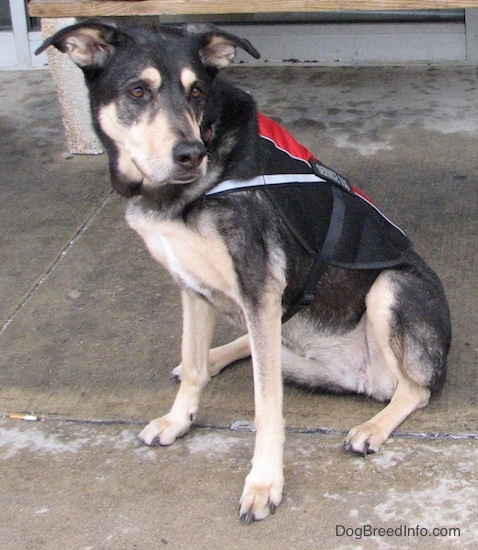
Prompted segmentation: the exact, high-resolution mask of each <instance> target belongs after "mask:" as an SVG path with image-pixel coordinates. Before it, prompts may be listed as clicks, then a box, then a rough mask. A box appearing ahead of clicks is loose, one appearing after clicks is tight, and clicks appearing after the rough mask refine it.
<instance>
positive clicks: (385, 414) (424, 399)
mask: <svg viewBox="0 0 478 550" xmlns="http://www.w3.org/2000/svg"><path fill="white" fill-rule="evenodd" d="M429 397H430V390H429V389H428V388H425V387H423V386H420V385H419V384H417V383H416V382H414V381H413V380H410V379H408V378H407V377H405V376H403V377H402V378H401V379H400V380H399V381H398V383H397V387H396V389H395V392H394V394H393V396H392V399H391V400H390V403H389V404H388V405H387V406H386V407H385V408H384V409H383V410H382V411H380V412H379V413H378V414H376V415H375V416H374V417H373V418H371V419H370V420H368V421H367V422H364V423H363V424H360V425H359V426H356V427H355V428H352V429H351V430H350V432H349V433H348V435H347V438H346V439H345V442H344V449H345V450H346V451H351V452H353V453H358V454H361V455H364V456H365V455H366V454H370V453H376V452H377V451H378V450H379V449H380V447H381V446H382V445H383V443H385V441H386V440H387V439H388V438H389V436H390V434H391V433H392V432H393V430H395V428H397V426H399V425H400V424H401V423H402V422H403V421H404V420H405V419H406V418H407V417H408V416H410V415H411V414H412V413H413V412H414V411H416V410H417V409H420V408H422V407H425V406H426V405H427V404H428V400H429Z"/></svg>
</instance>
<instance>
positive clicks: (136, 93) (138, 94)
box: [129, 86, 145, 99]
mask: <svg viewBox="0 0 478 550" xmlns="http://www.w3.org/2000/svg"><path fill="white" fill-rule="evenodd" d="M129 93H130V94H131V95H132V96H133V97H134V98H135V99H141V98H142V97H144V94H145V90H144V88H143V87H142V86H136V87H134V88H132V89H131V90H130V91H129Z"/></svg>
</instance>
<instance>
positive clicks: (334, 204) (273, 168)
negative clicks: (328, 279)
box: [207, 114, 412, 322]
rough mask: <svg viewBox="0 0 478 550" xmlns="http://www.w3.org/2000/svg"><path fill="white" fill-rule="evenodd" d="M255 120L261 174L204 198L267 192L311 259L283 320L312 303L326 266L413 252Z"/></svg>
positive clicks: (369, 265)
mask: <svg viewBox="0 0 478 550" xmlns="http://www.w3.org/2000/svg"><path fill="white" fill-rule="evenodd" d="M258 121H259V135H260V146H261V148H262V149H263V151H264V167H263V174H261V175H260V176H257V177H254V178H252V179H250V180H246V181H240V180H237V181H236V180H226V181H222V182H220V183H219V184H218V185H216V186H215V187H213V188H212V189H211V190H210V191H208V193H207V195H208V196H214V195H217V194H220V193H221V194H222V193H231V192H237V191H244V190H246V189H250V190H256V189H263V190H265V191H266V192H267V195H268V197H269V199H270V200H271V202H272V204H273V205H274V208H275V209H276V210H277V212H278V213H279V214H280V216H281V218H282V219H283V221H284V223H285V224H286V225H287V227H288V228H289V230H290V231H291V232H292V234H293V235H294V236H295V238H296V239H297V240H298V241H299V242H300V244H301V245H302V246H303V247H304V248H305V249H306V250H307V252H308V253H309V254H310V255H311V256H313V258H314V263H313V266H312V269H311V271H310V273H309V276H308V278H307V280H306V281H305V284H304V287H303V290H302V292H301V293H300V295H299V296H297V298H296V300H295V301H294V303H293V304H292V306H290V307H289V309H288V310H287V311H286V313H285V314H284V317H283V322H285V321H287V320H288V319H290V318H291V317H292V315H294V314H295V313H297V311H298V310H299V309H300V308H301V307H303V306H306V305H309V304H310V303H311V302H312V301H313V300H314V297H315V289H316V286H317V284H318V282H319V280H320V278H321V276H322V275H323V273H324V272H325V270H326V268H327V266H328V265H333V266H336V267H341V268H346V269H384V268H387V267H392V266H396V265H399V264H401V263H403V262H404V260H405V258H406V256H407V254H408V252H409V251H410V250H411V248H412V245H411V242H410V240H409V239H408V237H407V236H406V235H405V233H404V232H403V231H402V230H401V229H400V228H399V227H397V226H396V225H394V224H393V223H392V222H391V221H390V220H389V219H388V218H387V217H386V216H385V215H384V214H383V213H382V212H381V211H380V210H379V209H378V208H377V207H376V206H375V205H374V204H373V203H372V202H371V200H370V199H369V198H368V197H367V196H366V195H364V194H363V193H362V192H361V191H360V190H358V189H357V188H356V187H354V186H351V185H350V184H349V183H348V181H347V180H346V179H345V178H344V177H343V176H341V175H340V174H337V173H336V172H335V171H333V170H331V169H330V168H327V167H326V166H324V165H323V164H322V163H320V162H319V161H318V160H317V159H316V158H315V157H314V155H313V154H312V153H311V152H310V151H309V150H308V149H307V148H306V147H304V146H303V145H301V144H300V143H299V142H297V141H296V140H295V139H294V138H293V137H292V136H291V135H290V134H289V133H288V132H287V131H286V130H285V129H284V128H282V127H281V126H279V125H278V124H277V123H275V122H274V121H272V120H271V119H270V118H267V117H266V116H264V115H262V114H258Z"/></svg>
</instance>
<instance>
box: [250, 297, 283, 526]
mask: <svg viewBox="0 0 478 550" xmlns="http://www.w3.org/2000/svg"><path fill="white" fill-rule="evenodd" d="M281 315H282V310H281V297H280V295H279V294H278V293H277V292H269V293H268V294H267V295H266V296H264V297H263V299H262V301H261V303H260V304H259V306H256V307H255V308H254V311H253V312H249V313H248V312H246V318H247V323H248V329H249V335H250V339H251V355H252V364H253V370H254V402H255V425H256V430H257V433H256V442H255V449H254V458H253V462H252V469H251V472H250V473H249V475H248V476H247V477H246V482H245V486H244V491H243V493H242V497H241V506H240V518H241V521H242V522H244V523H249V522H250V521H252V520H260V519H264V518H265V517H267V516H268V515H269V514H270V513H274V511H275V509H276V507H277V506H278V505H279V504H280V501H281V499H282V489H283V486H284V474H283V464H282V462H283V447H284V441H285V433H284V419H283V416H282V375H281Z"/></svg>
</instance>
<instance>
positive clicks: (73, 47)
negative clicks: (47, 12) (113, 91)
mask: <svg viewBox="0 0 478 550" xmlns="http://www.w3.org/2000/svg"><path fill="white" fill-rule="evenodd" d="M126 39H127V37H126V35H125V34H123V33H122V32H120V31H119V30H118V29H117V28H116V27H115V26H114V25H111V24H108V23H104V22H102V21H100V20H97V19H89V20H86V21H83V22H81V23H77V24H76V25H72V26H70V27H65V28H64V29H61V30H59V31H58V32H57V33H55V34H54V35H53V36H50V38H48V39H47V40H45V42H43V44H42V45H41V46H40V47H39V48H38V49H37V50H36V52H35V54H36V55H38V54H40V53H41V52H43V51H44V50H46V49H47V48H48V47H49V46H54V47H55V48H56V49H57V50H60V52H62V53H66V54H68V55H69V57H70V58H71V59H72V60H73V62H74V63H76V64H77V65H78V66H79V67H81V68H83V69H84V68H87V67H103V66H104V65H105V63H106V62H107V60H108V59H109V58H110V56H111V55H112V54H113V53H114V51H115V49H116V47H117V46H119V45H120V44H122V43H124V42H125V41H126Z"/></svg>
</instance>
